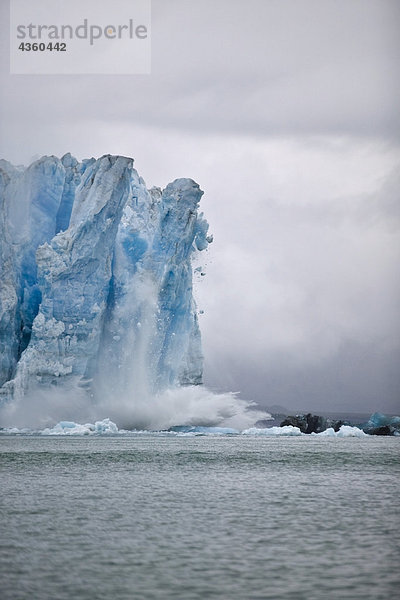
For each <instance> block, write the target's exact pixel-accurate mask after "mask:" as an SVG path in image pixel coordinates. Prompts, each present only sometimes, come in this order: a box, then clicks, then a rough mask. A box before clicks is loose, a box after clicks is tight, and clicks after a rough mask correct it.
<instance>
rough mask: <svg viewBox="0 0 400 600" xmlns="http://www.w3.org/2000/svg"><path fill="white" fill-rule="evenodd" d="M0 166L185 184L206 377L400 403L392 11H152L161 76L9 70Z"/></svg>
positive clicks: (321, 403)
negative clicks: (202, 218) (80, 164)
mask: <svg viewBox="0 0 400 600" xmlns="http://www.w3.org/2000/svg"><path fill="white" fill-rule="evenodd" d="M0 6H1V12H0V23H1V25H0V27H1V48H0V49H1V58H0V68H1V82H0V88H1V89H0V111H1V114H0V117H1V120H0V155H1V157H3V158H6V159H8V160H10V161H11V162H13V163H24V164H27V163H29V162H30V160H31V159H32V158H33V157H37V155H43V154H55V155H58V156H61V155H63V154H64V153H65V152H67V151H70V152H71V153H72V154H74V155H75V156H76V157H77V158H79V159H82V158H86V157H90V156H96V157H98V156H101V155H102V154H105V153H112V154H123V155H128V156H132V157H134V158H135V165H136V168H137V169H138V171H139V173H140V174H141V175H142V176H143V177H144V179H145V181H146V183H147V185H148V187H151V186H153V185H160V186H165V185H166V184H167V183H168V182H169V181H172V180H173V179H175V178H177V177H192V178H193V179H195V180H196V181H197V182H198V183H199V184H200V186H201V188H202V189H203V190H204V192H205V194H204V197H203V200H202V209H203V210H204V212H205V215H206V217H207V218H208V221H209V223H210V230H211V232H212V233H214V236H215V241H214V243H213V244H212V245H211V247H210V250H209V251H208V253H207V254H206V255H205V256H202V257H201V264H203V265H205V267H206V273H207V274H206V276H205V277H203V278H201V281H198V282H197V283H196V293H197V298H198V304H199V308H200V309H203V310H204V315H202V316H201V328H202V332H203V347H204V353H205V357H206V364H205V367H206V368H205V379H206V382H207V384H208V385H210V386H211V387H212V388H215V389H218V390H223V391H227V390H233V391H241V393H242V396H243V397H244V398H246V399H253V400H256V401H257V402H259V403H260V404H262V405H264V406H271V405H275V404H281V405H283V406H287V407H288V408H290V409H293V410H305V409H306V410H311V411H321V410H324V411H365V412H369V411H373V410H381V411H387V412H398V411H399V409H400V369H399V364H400V343H399V333H400V331H399V330H400V318H399V306H400V297H399V296H400V294H399V291H400V290H399V288H400V285H399V284H400V281H399V279H400V278H399V255H400V241H399V228H400V208H399V188H400V185H399V184H400V140H399V133H400V111H399V106H400V98H399V96H400V94H399V91H400V81H399V79H400V77H399V59H400V36H399V34H398V32H399V31H400V2H398V0H375V1H370V0H153V2H152V15H153V17H152V73H151V75H136V76H135V75H132V76H98V75H88V76H84V75H76V76H73V75H69V76H56V75H49V76H39V75H36V76H27V75H9V58H8V57H9V52H8V43H9V42H8V22H9V21H8V1H5V0H0Z"/></svg>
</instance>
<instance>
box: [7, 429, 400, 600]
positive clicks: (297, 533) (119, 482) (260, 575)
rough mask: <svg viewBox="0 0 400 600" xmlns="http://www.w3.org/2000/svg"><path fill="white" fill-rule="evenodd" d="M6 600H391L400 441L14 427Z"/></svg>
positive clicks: (398, 555) (397, 554)
mask: <svg viewBox="0 0 400 600" xmlns="http://www.w3.org/2000/svg"><path fill="white" fill-rule="evenodd" d="M0 450H1V454H0V467H1V536H0V544H1V549H0V564H1V572H0V574H1V582H0V597H1V598H2V600H27V599H29V600H67V599H68V600H70V599H76V600H97V599H98V600H101V599H107V600H108V599H113V600H132V599H133V600H153V599H154V600H155V599H163V600H169V599H171V600H172V599H182V600H200V599H208V598H210V599H213V598H215V599H224V600H225V599H226V600H236V599H237V600H247V599H259V600H262V599H271V600H281V599H282V600H283V599H293V600H303V599H304V600H322V599H324V600H325V599H332V600H333V599H338V600H339V599H340V600H352V599H356V598H359V599H363V600H366V599H371V600H372V599H374V600H378V599H382V600H387V599H389V598H395V597H396V595H397V593H398V590H399V584H400V581H399V568H398V567H399V559H400V551H399V524H400V523H399V501H398V498H399V471H400V469H399V451H400V438H382V437H372V436H367V437H365V438H335V437H318V436H302V437H285V438H282V437H273V436H264V437H263V436H239V435H203V436H190V435H189V436H188V435H186V436H185V435H172V434H171V435H167V434H163V435H160V434H136V435H126V436H124V435H119V436H113V435H110V436H104V435H103V436H80V437H79V436H78V437H74V436H71V437H65V436H63V437H57V436H56V437H54V436H53V437H50V436H21V435H19V436H18V435H16V436H1V437H0Z"/></svg>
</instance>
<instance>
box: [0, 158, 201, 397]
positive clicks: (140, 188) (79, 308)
mask: <svg viewBox="0 0 400 600" xmlns="http://www.w3.org/2000/svg"><path fill="white" fill-rule="evenodd" d="M202 193H203V192H202V191H201V190H200V188H199V186H198V185H197V184H196V183H195V182H194V181H192V180H191V179H177V180H175V181H174V182H173V183H170V184H169V185H168V186H167V187H166V188H165V189H164V190H162V191H161V190H160V189H159V188H152V189H151V190H147V189H146V186H145V183H144V181H143V180H142V179H141V178H140V177H139V175H138V174H137V172H136V171H135V169H134V168H133V160H132V159H130V158H126V157H122V156H110V155H106V156H103V157H101V158H100V159H98V160H95V159H90V160H84V161H83V162H81V163H79V162H78V161H77V160H76V159H74V158H73V157H72V156H71V155H70V154H67V155H65V156H64V157H63V158H62V159H61V160H60V159H58V158H56V157H54V156H51V157H43V158H41V159H40V160H38V161H36V162H34V163H33V164H32V165H30V166H29V167H28V168H26V169H25V168H22V167H14V166H12V165H10V164H9V163H8V162H6V161H0V253H1V288H0V355H1V359H0V386H2V388H1V394H2V397H3V401H5V400H8V399H11V398H13V397H14V398H15V397H16V396H20V395H24V394H27V393H28V392H29V391H30V390H32V389H33V388H38V387H39V388H41V387H42V388H47V389H49V388H51V389H52V388H54V387H59V386H63V387H66V388H67V389H68V386H72V385H74V386H76V385H78V386H79V387H80V388H82V389H83V390H85V391H87V393H88V396H89V397H92V398H93V397H94V398H96V395H99V394H104V393H107V392H108V391H109V392H113V391H115V388H116V385H117V384H118V387H119V388H121V385H122V386H125V387H132V386H136V388H137V389H142V390H144V391H146V392H149V393H155V392H158V391H162V390H164V389H166V388H168V387H169V386H171V385H172V386H173V385H186V384H192V385H193V384H199V383H201V381H202V361H203V358H202V351H201V339H200V331H199V326H198V321H197V309H196V305H195V302H194V299H193V294H192V266H191V258H192V255H193V253H194V252H195V251H201V250H204V249H206V248H207V246H208V243H209V242H210V241H211V237H210V236H208V224H207V221H206V220H205V219H204V218H203V216H202V214H199V213H198V205H199V201H200V198H201V196H202Z"/></svg>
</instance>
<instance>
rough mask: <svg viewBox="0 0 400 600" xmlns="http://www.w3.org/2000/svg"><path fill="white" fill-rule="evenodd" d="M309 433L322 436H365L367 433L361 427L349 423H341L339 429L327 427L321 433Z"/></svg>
mask: <svg viewBox="0 0 400 600" xmlns="http://www.w3.org/2000/svg"><path fill="white" fill-rule="evenodd" d="M311 435H318V436H322V437H358V438H361V437H367V434H366V433H365V432H364V431H363V430H362V429H359V428H358V427H352V426H350V425H342V426H341V427H340V429H339V431H335V430H334V429H333V427H329V428H328V429H325V431H321V433H312V434H311Z"/></svg>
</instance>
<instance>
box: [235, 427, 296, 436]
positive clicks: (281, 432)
mask: <svg viewBox="0 0 400 600" xmlns="http://www.w3.org/2000/svg"><path fill="white" fill-rule="evenodd" d="M242 433H243V435H260V436H261V435H278V436H299V435H303V434H302V433H301V431H300V429H299V428H298V427H293V425H284V426H283V427H266V428H265V429H258V428H257V427H250V428H249V429H245V430H244V431H242Z"/></svg>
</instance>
